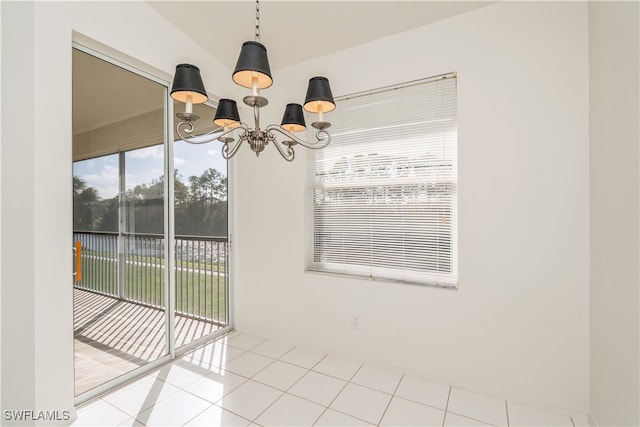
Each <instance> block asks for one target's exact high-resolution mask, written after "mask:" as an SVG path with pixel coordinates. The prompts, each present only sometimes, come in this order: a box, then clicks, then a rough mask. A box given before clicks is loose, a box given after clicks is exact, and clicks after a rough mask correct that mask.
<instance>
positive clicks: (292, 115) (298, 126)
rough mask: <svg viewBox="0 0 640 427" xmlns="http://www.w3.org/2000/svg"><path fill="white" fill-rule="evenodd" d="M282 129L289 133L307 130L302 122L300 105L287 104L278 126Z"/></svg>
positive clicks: (302, 116) (302, 113)
mask: <svg viewBox="0 0 640 427" xmlns="http://www.w3.org/2000/svg"><path fill="white" fill-rule="evenodd" d="M280 126H282V128H283V129H285V130H287V131H289V132H300V131H303V130H305V129H306V128H307V126H306V124H305V122H304V112H303V111H302V105H300V104H287V107H286V108H285V109H284V116H283V117H282V123H281V124H280Z"/></svg>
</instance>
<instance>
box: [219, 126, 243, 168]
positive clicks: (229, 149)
mask: <svg viewBox="0 0 640 427" xmlns="http://www.w3.org/2000/svg"><path fill="white" fill-rule="evenodd" d="M239 128H241V129H242V130H243V132H242V133H241V134H240V136H239V137H238V141H237V142H236V143H235V144H233V145H231V144H232V143H231V142H224V141H223V142H222V157H224V159H225V160H229V159H230V158H232V157H233V156H234V155H235V154H236V153H237V152H238V149H239V148H240V146H241V145H242V143H243V142H244V141H246V140H247V139H248V138H249V128H248V127H247V125H245V124H244V123H242V122H240V126H238V127H235V128H233V129H229V130H228V131H227V132H225V133H224V134H223V135H226V134H228V133H230V132H231V131H234V130H236V129H239ZM223 135H221V136H223Z"/></svg>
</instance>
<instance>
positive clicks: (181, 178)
mask: <svg viewBox="0 0 640 427" xmlns="http://www.w3.org/2000/svg"><path fill="white" fill-rule="evenodd" d="M169 100H170V98H169V96H168V83H166V82H162V81H159V80H156V79H154V78H152V77H150V76H143V75H141V74H140V73H138V72H134V71H132V70H131V69H129V68H127V67H126V66H125V65H123V64H117V65H116V64H114V63H113V62H112V61H110V60H106V58H104V57H101V56H100V55H99V54H98V55H97V56H96V55H94V52H91V54H90V53H88V52H87V51H85V49H74V50H73V135H74V138H73V194H74V218H73V224H74V242H75V245H74V250H75V257H74V260H75V267H74V268H75V270H76V272H75V275H74V281H73V286H74V337H75V340H74V341H75V348H74V354H75V387H76V388H75V392H76V395H77V396H78V395H80V396H83V397H87V398H88V397H91V396H94V395H97V394H99V393H100V392H102V391H104V390H106V389H107V388H108V387H109V386H110V385H116V384H117V383H119V382H123V381H125V380H126V379H127V378H130V377H131V376H132V375H134V372H135V371H136V370H139V368H141V367H152V366H155V365H156V364H157V362H159V361H162V360H168V359H169V358H170V357H171V356H174V355H175V354H176V349H178V348H181V349H182V351H184V350H186V349H188V348H192V347H193V346H195V345H197V344H199V343H202V342H204V341H206V340H207V339H210V337H211V334H212V333H214V332H216V331H220V330H223V329H224V328H226V327H228V325H229V311H228V303H229V301H228V289H229V282H228V274H227V273H228V259H229V258H228V246H227V168H226V161H225V160H224V159H223V158H222V156H221V154H220V152H219V150H218V151H217V150H216V147H214V144H204V145H191V144H186V143H184V142H174V141H175V140H176V137H175V135H173V132H172V128H173V120H172V118H171V114H170V113H171V110H172V104H170V101H169ZM197 109H198V114H200V115H201V117H209V116H211V117H212V116H213V114H214V113H215V109H214V108H213V107H211V106H207V105H200V106H198V107H197ZM201 122H202V125H208V124H209V123H210V122H209V121H208V120H202V121H201ZM205 122H207V123H205ZM218 148H219V147H218ZM174 165H175V168H174Z"/></svg>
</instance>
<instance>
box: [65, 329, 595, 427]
mask: <svg viewBox="0 0 640 427" xmlns="http://www.w3.org/2000/svg"><path fill="white" fill-rule="evenodd" d="M73 425H74V426H97V425H109V426H131V425H137V426H139V425H148V426H166V425H169V426H182V425H185V426H198V425H202V426H223V425H229V426H368V425H381V426H486V425H495V426H566V427H573V426H583V425H584V426H586V425H587V422H586V418H584V417H570V416H567V415H561V414H555V413H551V412H546V411H543V410H539V409H536V408H531V407H526V406H522V405H519V404H516V403H512V402H508V401H504V400H501V399H497V398H494V397H491V396H485V395H481V394H477V393H473V392H470V391H466V390H461V389H457V388H454V387H450V386H448V385H444V384H438V383H434V382H430V381H427V380H425V379H423V378H419V377H415V376H411V375H408V374H405V373H403V372H402V371H400V370H398V369H395V368H390V367H388V366H380V365H375V364H371V363H362V362H361V361H358V360H350V359H345V358H341V357H336V356H334V355H331V354H325V353H322V352H317V351H313V350H310V349H305V348H300V347H294V346H292V345H289V344H285V343H281V342H278V341H274V340H271V339H268V338H266V337H259V336H255V335H251V334H248V333H242V332H237V331H234V332H232V333H231V334H228V335H226V336H224V337H222V338H220V339H218V340H217V341H215V342H213V343H210V344H208V345H206V346H203V347H201V348H199V349H197V350H195V351H194V352H192V353H189V354H188V355H185V356H184V357H182V358H180V359H178V360H176V361H174V362H172V363H171V364H167V365H165V366H163V367H162V368H159V369H158V370H156V371H154V372H153V373H151V374H149V375H146V376H144V377H142V378H140V379H138V380H136V381H134V382H132V383H129V384H127V385H125V386H123V387H121V388H119V389H117V390H115V391H113V392H111V393H109V394H107V395H105V396H102V398H100V399H97V400H95V401H93V402H90V403H88V404H86V405H85V406H83V407H81V408H79V410H78V419H77V420H76V422H75V423H74V424H73Z"/></svg>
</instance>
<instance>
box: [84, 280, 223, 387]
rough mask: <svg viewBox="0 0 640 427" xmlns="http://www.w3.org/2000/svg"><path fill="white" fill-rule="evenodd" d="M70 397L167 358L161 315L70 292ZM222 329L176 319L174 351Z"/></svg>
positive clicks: (90, 295)
mask: <svg viewBox="0 0 640 427" xmlns="http://www.w3.org/2000/svg"><path fill="white" fill-rule="evenodd" d="M73 299H74V313H73V332H74V353H75V394H76V395H78V394H80V393H83V392H85V391H87V390H90V389H92V388H94V387H96V386H98V385H100V384H102V383H104V382H106V381H109V380H112V379H114V378H116V377H118V376H120V375H122V374H124V373H126V372H129V371H131V370H133V369H136V368H138V367H140V366H142V365H144V364H146V363H148V362H150V361H153V360H156V359H157V358H158V357H161V356H163V355H165V354H166V353H167V347H166V326H165V312H164V310H160V309H157V308H152V307H146V306H142V305H139V304H135V303H131V302H127V301H122V300H119V299H117V298H112V297H108V296H104V295H100V294H96V293H94V292H89V291H85V290H81V289H77V288H75V289H74V293H73ZM220 328H221V326H219V325H217V324H213V323H210V322H205V321H201V320H196V319H192V318H189V317H184V316H180V315H178V316H176V326H175V333H176V348H179V347H181V346H183V345H185V344H188V343H190V342H192V341H194V340H196V339H198V338H201V337H203V336H205V335H207V334H210V333H212V332H214V331H216V330H218V329H220Z"/></svg>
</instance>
